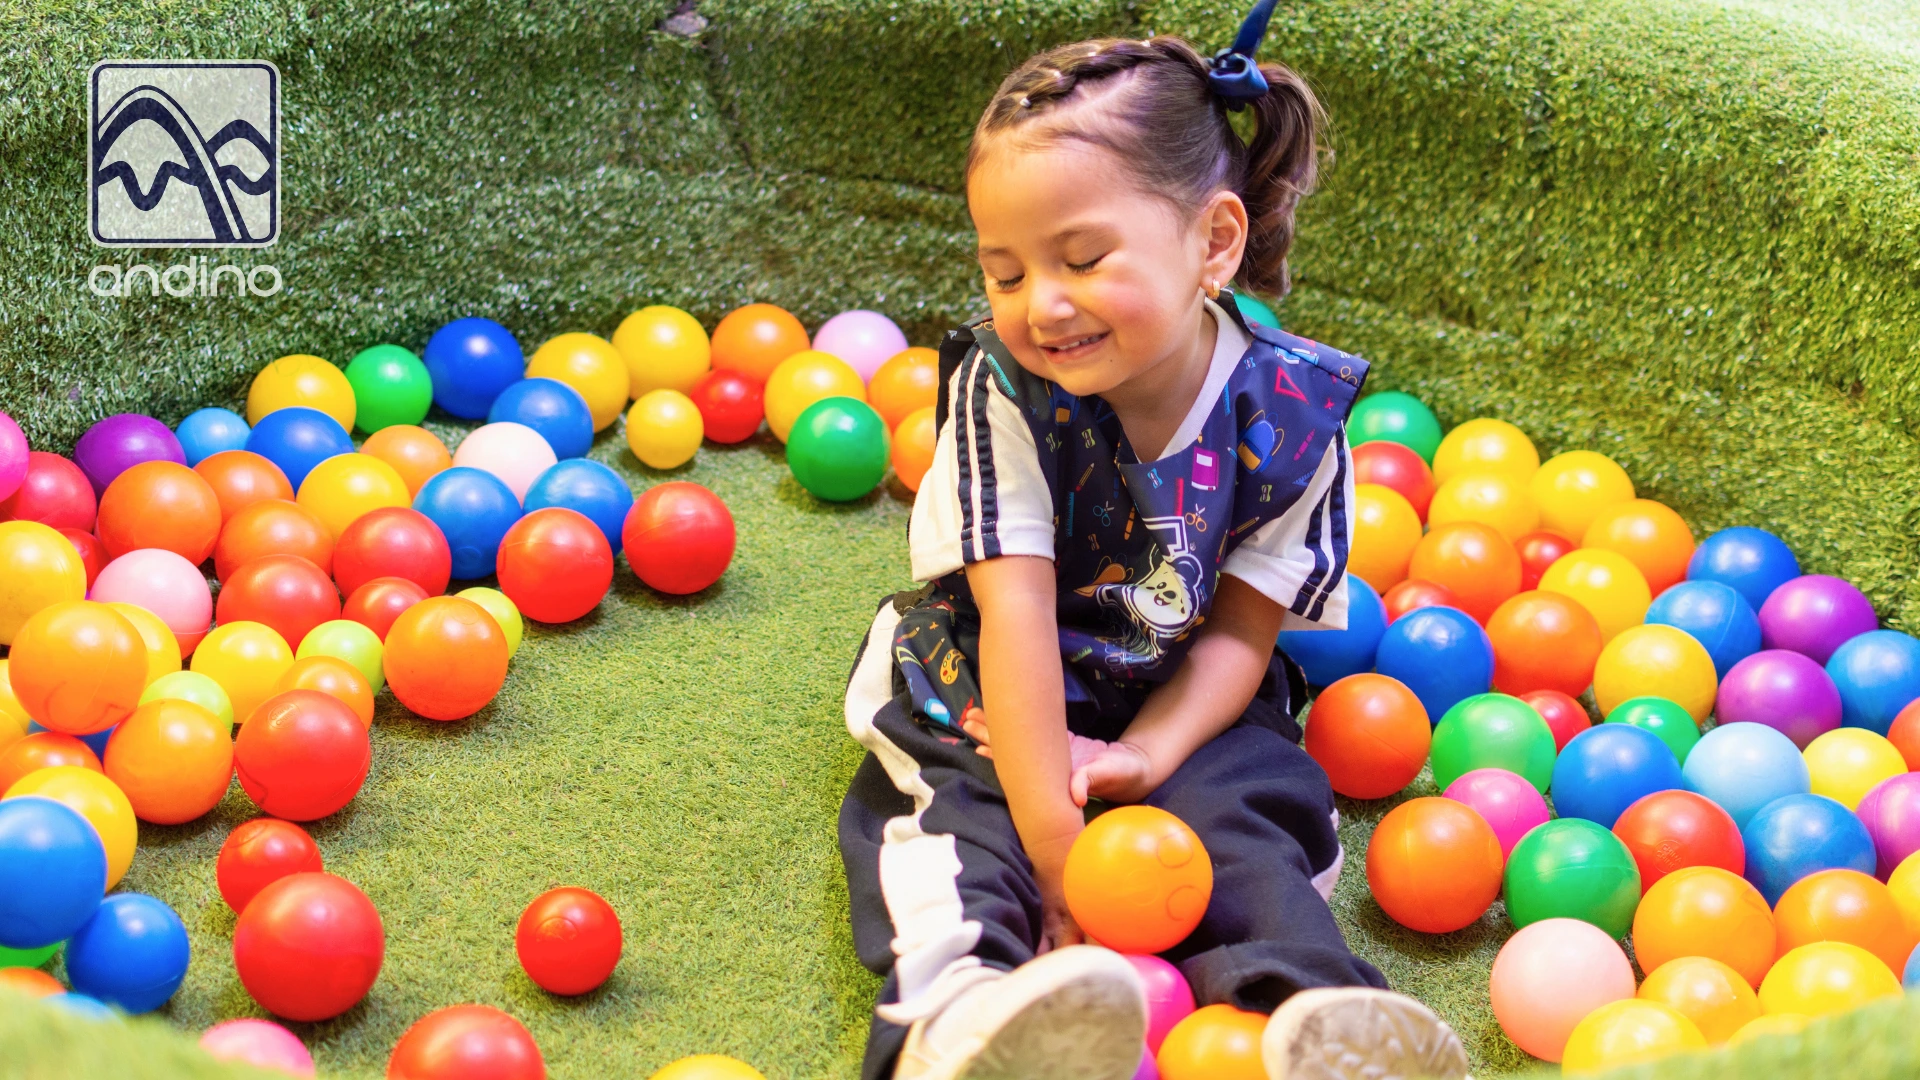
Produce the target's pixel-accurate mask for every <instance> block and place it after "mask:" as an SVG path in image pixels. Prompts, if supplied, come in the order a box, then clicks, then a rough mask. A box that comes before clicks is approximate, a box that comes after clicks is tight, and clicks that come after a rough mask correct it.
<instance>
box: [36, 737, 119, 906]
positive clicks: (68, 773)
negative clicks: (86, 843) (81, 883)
mask: <svg viewBox="0 0 1920 1080" xmlns="http://www.w3.org/2000/svg"><path fill="white" fill-rule="evenodd" d="M22 795H39V796H41V797H42V798H47V799H52V800H53V801H55V802H58V803H65V804H66V805H67V806H68V807H69V808H70V809H72V810H73V812H74V813H76V814H79V815H80V816H81V817H83V818H86V819H87V822H88V824H90V825H92V826H93V831H94V832H97V833H99V834H100V842H101V843H102V844H104V845H105V846H106V849H107V888H108V889H109V890H111V889H112V888H113V887H114V886H115V885H117V884H119V883H120V878H121V877H122V876H123V875H125V874H126V872H127V867H129V866H132V865H133V849H134V847H135V845H136V844H138V842H139V840H140V826H139V824H138V822H136V821H135V820H134V816H133V804H132V803H131V802H128V801H127V795H126V793H125V792H123V791H121V790H120V786H119V785H118V784H115V783H114V782H113V781H111V780H109V779H107V778H106V776H105V775H104V774H101V773H97V772H94V771H93V770H92V769H88V768H83V767H81V766H79V765H56V766H54V767H52V768H49V769H35V770H34V771H32V772H30V773H28V774H27V775H25V776H23V777H21V778H20V779H19V780H16V781H14V784H13V786H12V787H10V788H8V789H7V791H6V795H5V796H4V797H5V798H8V799H17V798H19V797H20V796H22Z"/></svg>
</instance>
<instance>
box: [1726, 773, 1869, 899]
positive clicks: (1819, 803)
mask: <svg viewBox="0 0 1920 1080" xmlns="http://www.w3.org/2000/svg"><path fill="white" fill-rule="evenodd" d="M1740 839H1741V840H1743V841H1745V843H1746V846H1747V872H1746V875H1745V876H1746V879H1747V880H1748V881H1749V882H1752V883H1753V887H1754V888H1756V889H1759V890H1760V895H1761V896H1764V897H1766V899H1767V906H1768V907H1772V906H1773V905H1775V904H1777V903H1779V902H1780V894H1781V893H1784V892H1786V891H1787V889H1788V888H1790V887H1792V885H1793V883H1794V882H1796V881H1799V880H1800V879H1801V878H1803V877H1806V876H1807V875H1808V874H1814V873H1818V872H1820V871H1822V870H1858V871H1860V872H1861V873H1863V874H1866V875H1867V876H1868V877H1872V876H1873V870H1874V853H1873V837H1871V836H1869V835H1867V827H1866V826H1865V825H1862V824H1861V823H1860V819H1859V818H1857V817H1854V816H1853V811H1851V810H1848V809H1847V808H1846V806H1845V805H1843V804H1841V803H1840V802H1837V801H1836V800H1833V799H1829V798H1827V797H1826V796H1825V795H1812V794H1808V795H1786V796H1782V797H1781V798H1778V799H1775V800H1773V801H1772V802H1770V803H1768V804H1767V805H1765V806H1763V807H1761V808H1760V809H1759V811H1758V812H1756V813H1755V814H1754V815H1753V817H1752V818H1751V819H1749V820H1748V821H1747V823H1746V825H1744V826H1742V827H1741V829H1740Z"/></svg>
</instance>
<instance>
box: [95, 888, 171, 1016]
mask: <svg viewBox="0 0 1920 1080" xmlns="http://www.w3.org/2000/svg"><path fill="white" fill-rule="evenodd" d="M189 952H190V950H189V949H188V947H187V928H186V926H185V925H183V924H182V923H181V922H180V916H178V915H176V914H174V913H173V909H172V908H170V907H168V906H167V905H165V904H163V903H161V902H160V901H158V900H155V899H154V898H153V897H151V896H146V895H143V894H141V893H114V894H113V895H112V896H109V897H107V898H106V899H105V900H103V901H101V903H100V908H99V910H98V911H95V912H94V913H93V918H91V919H88V920H87V923H86V925H85V926H82V927H81V928H80V929H79V930H78V931H76V932H75V933H74V935H73V938H72V940H70V941H68V942H67V980H68V981H69V982H71V983H72V984H73V988H74V989H75V990H78V991H79V992H81V993H83V994H89V995H91V996H93V997H96V998H99V999H100V1000H101V1001H104V1002H106V1003H107V1004H109V1005H116V1006H119V1007H120V1008H121V1009H122V1010H124V1011H126V1012H130V1013H144V1012H152V1011H153V1010H155V1009H157V1008H159V1007H160V1006H162V1005H165V1004H166V1003H167V1001H168V999H170V998H172V997H173V993H174V991H176V990H178V989H180V983H181V981H182V980H184V979H185V978H186V977H187V958H188V955H189Z"/></svg>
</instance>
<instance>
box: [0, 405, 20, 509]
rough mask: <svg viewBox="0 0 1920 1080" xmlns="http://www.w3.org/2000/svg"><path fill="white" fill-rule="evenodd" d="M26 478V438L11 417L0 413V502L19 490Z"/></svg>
mask: <svg viewBox="0 0 1920 1080" xmlns="http://www.w3.org/2000/svg"><path fill="white" fill-rule="evenodd" d="M26 478H27V436H26V435H25V434H24V433H23V432H21V430H20V425H19V424H16V423H14V422H13V417H11V416H8V415H7V414H6V413H3V412H0V502H5V501H6V500H7V499H9V498H12V497H13V493H14V492H16V491H18V490H20V482H21V481H22V480H25V479H26Z"/></svg>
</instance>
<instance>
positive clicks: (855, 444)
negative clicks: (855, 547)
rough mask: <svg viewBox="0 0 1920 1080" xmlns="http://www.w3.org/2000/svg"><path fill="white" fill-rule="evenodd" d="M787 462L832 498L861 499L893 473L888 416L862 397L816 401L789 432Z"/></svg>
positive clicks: (806, 481)
mask: <svg viewBox="0 0 1920 1080" xmlns="http://www.w3.org/2000/svg"><path fill="white" fill-rule="evenodd" d="M787 467H788V468H790V469H792V470H793V478H794V479H795V480H798V481H800V486H801V487H803V488H806V489H807V490H808V491H811V492H813V493H814V494H815V495H817V496H819V497H820V498H822V499H825V500H827V501H828V502H846V501H848V500H850V499H857V498H859V497H860V496H862V495H865V494H866V493H867V492H869V491H872V490H873V489H874V488H875V487H876V486H878V485H879V483H880V478H881V477H883V476H885V475H887V424H886V421H884V420H882V419H880V414H879V413H877V412H874V411H873V406H871V405H868V404H867V403H866V402H864V401H861V400H860V399H858V398H850V397H830V398H823V399H822V400H820V401H816V402H814V403H813V404H811V405H809V406H807V410H806V411H805V412H803V413H801V414H800V418H799V419H798V420H795V421H794V422H793V429H792V430H791V431H789V432H787Z"/></svg>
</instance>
